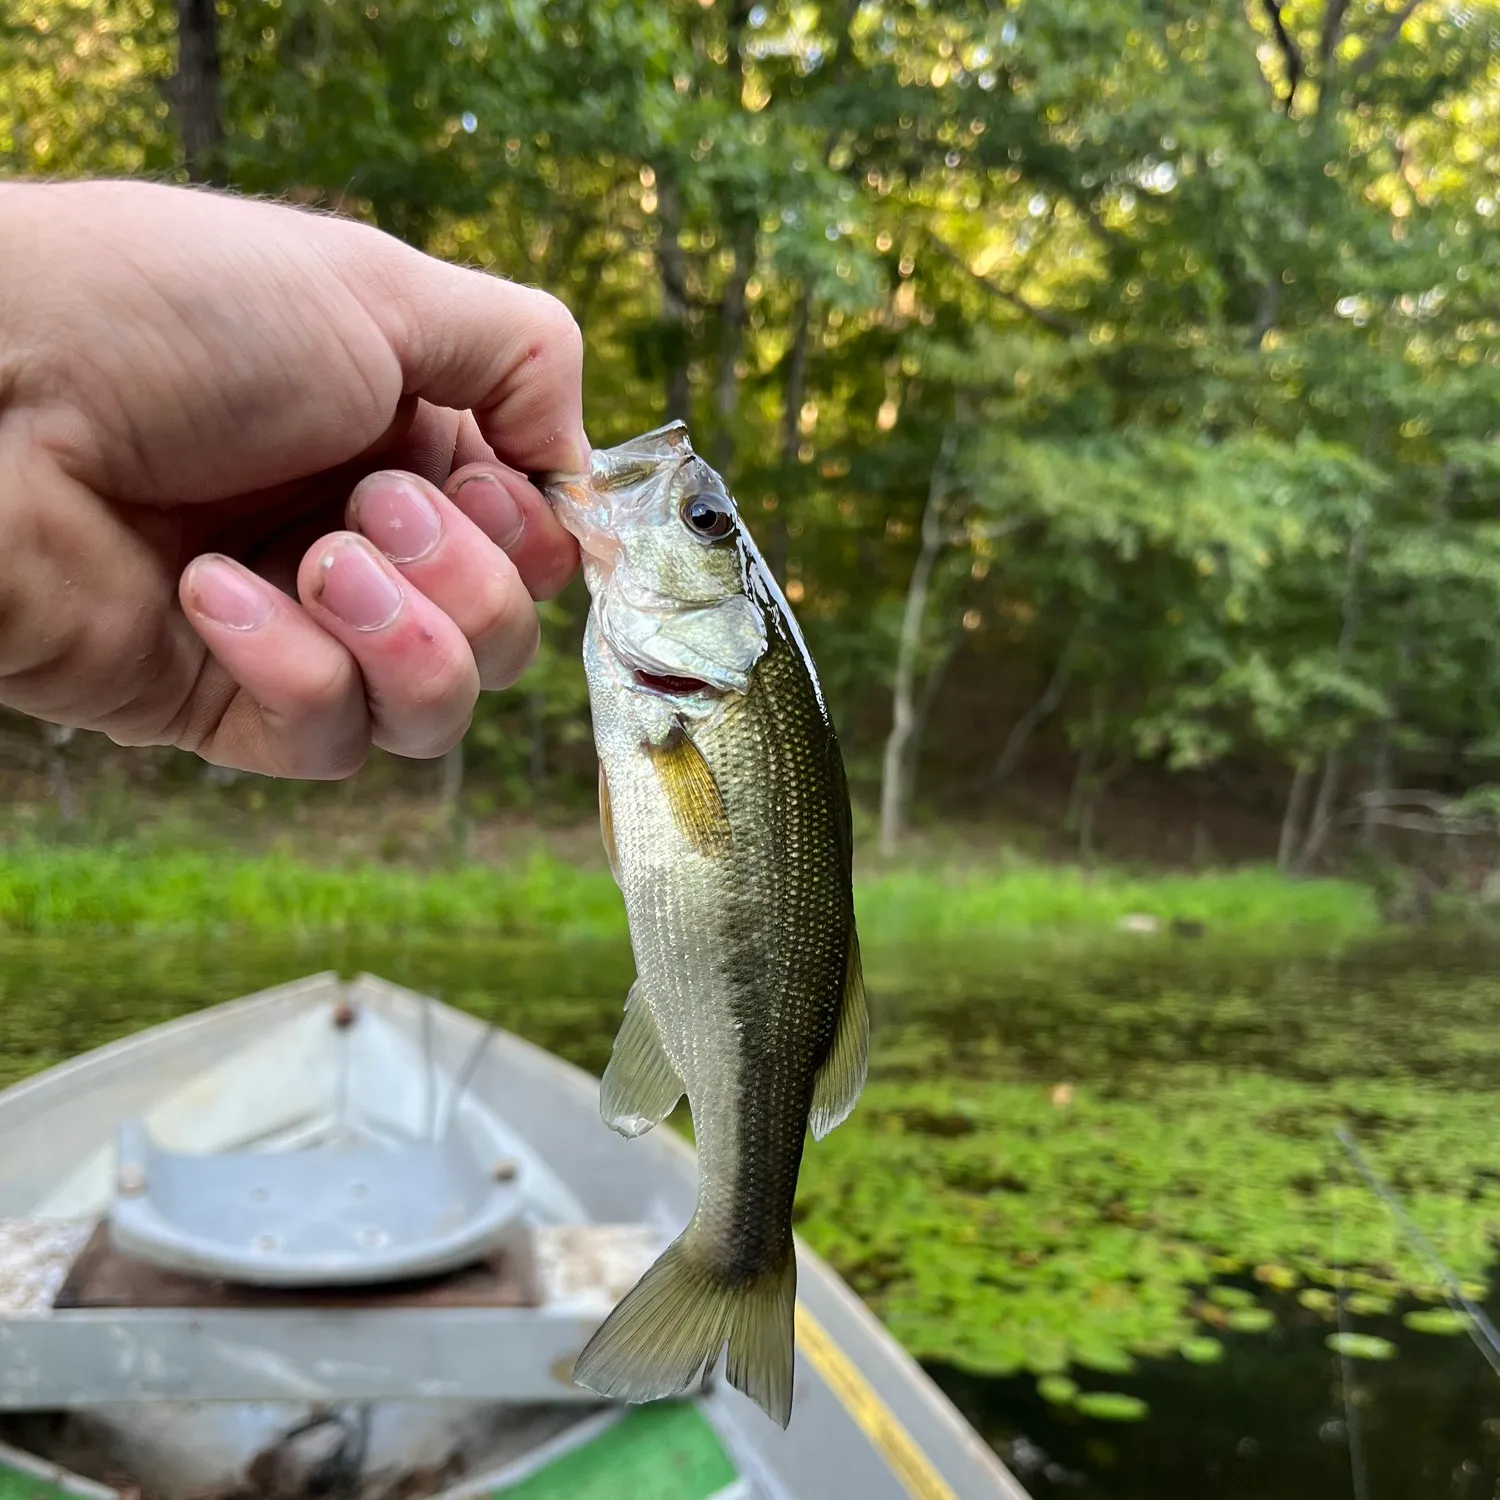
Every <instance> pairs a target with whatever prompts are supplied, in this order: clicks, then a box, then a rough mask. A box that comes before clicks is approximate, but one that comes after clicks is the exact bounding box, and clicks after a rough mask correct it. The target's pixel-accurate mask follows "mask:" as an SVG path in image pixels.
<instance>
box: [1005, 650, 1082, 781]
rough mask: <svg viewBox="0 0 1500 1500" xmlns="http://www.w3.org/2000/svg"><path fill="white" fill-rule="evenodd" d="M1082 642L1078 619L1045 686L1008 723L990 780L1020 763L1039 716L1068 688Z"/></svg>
mask: <svg viewBox="0 0 1500 1500" xmlns="http://www.w3.org/2000/svg"><path fill="white" fill-rule="evenodd" d="M1082 645H1083V625H1082V624H1081V623H1080V624H1079V625H1078V626H1077V627H1076V628H1075V629H1074V631H1073V634H1072V635H1070V636H1069V637H1068V642H1067V644H1066V645H1065V646H1064V647H1063V649H1062V655H1061V656H1059V657H1058V659H1057V665H1056V666H1055V667H1054V668H1053V669H1052V676H1051V677H1050V678H1049V679H1048V681H1047V685H1046V687H1044V688H1043V689H1042V695H1041V697H1040V698H1038V699H1037V700H1036V702H1035V703H1033V704H1032V705H1031V707H1030V708H1028V709H1027V710H1026V712H1025V713H1024V714H1022V715H1021V717H1020V718H1019V719H1017V720H1016V722H1015V723H1014V724H1012V725H1011V728H1010V733H1009V734H1008V735H1006V737H1005V744H1004V745H1003V746H1002V747H1001V749H1000V758H999V759H998V760H997V761H996V762H995V768H994V770H993V771H991V772H990V780H991V782H993V783H995V784H996V785H998V784H999V783H1000V782H1002V781H1004V780H1006V779H1007V777H1009V776H1010V774H1011V772H1013V771H1014V770H1015V769H1016V767H1017V766H1018V765H1019V764H1020V761H1021V757H1022V755H1024V754H1025V753H1026V746H1027V744H1028V742H1029V741H1030V739H1031V736H1032V734H1033V732H1034V731H1035V730H1036V727H1037V726H1038V725H1039V724H1040V723H1041V722H1042V720H1043V719H1046V718H1049V717H1050V716H1051V715H1052V714H1054V713H1055V712H1056V711H1057V707H1058V705H1059V704H1060V703H1061V702H1062V700H1063V695H1064V694H1065V693H1066V692H1067V690H1068V682H1069V680H1070V679H1071V677H1072V676H1073V668H1074V666H1075V665H1076V663H1077V661H1078V652H1079V648H1080V647H1081V646H1082Z"/></svg>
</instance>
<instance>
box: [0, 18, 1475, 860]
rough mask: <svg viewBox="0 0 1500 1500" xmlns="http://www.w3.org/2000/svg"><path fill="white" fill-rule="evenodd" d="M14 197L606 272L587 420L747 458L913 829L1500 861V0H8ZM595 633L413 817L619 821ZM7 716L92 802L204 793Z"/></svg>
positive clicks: (595, 296)
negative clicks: (601, 749) (367, 229)
mask: <svg viewBox="0 0 1500 1500" xmlns="http://www.w3.org/2000/svg"><path fill="white" fill-rule="evenodd" d="M0 170H3V171H6V172H9V173H17V174H28V175H39V176H49V175H57V176H67V175H76V174H92V175H98V174H111V175H118V174H131V175H141V174H145V175H150V176H154V177H158V178H163V179H169V180H190V179H191V180H196V181H201V182H208V183H216V184H224V185H228V186H232V187H234V188H236V189H239V190H243V191H247V192H252V193H265V194H272V195H277V196H283V197H286V198H290V199H293V200H296V201H299V202H303V203H308V204H316V205H321V206H323V207H326V208H329V209H332V210H334V211H337V212H342V213H348V214H352V215H357V216H359V217H362V218H365V219H368V220H370V221H372V222H374V223H376V224H379V225H380V226H382V227H383V228H385V229H387V230H389V231H391V232H392V233H395V234H397V235H400V236H401V237H403V238H404V239H406V240H408V241H410V242H411V243H413V244H416V245H419V246H421V247H423V248H425V249H427V250H430V251H432V252H434V253H437V254H439V255H443V256H448V257H452V258H456V259H460V260H463V261H466V262H469V263H472V264H476V265H480V266H484V267H487V268H490V269H492V270H494V271H497V272H500V273H502V274H505V275H507V276H511V277H514V278H516V279H518V280H522V281H526V282H530V283H534V284H537V285H541V286H544V287H546V288H548V289H549V290H551V291H553V292H554V293H556V294H557V295H558V296H560V297H561V298H562V299H563V300H564V301H566V302H567V304H568V305H569V306H570V307H571V308H572V309H573V311H574V313H575V314H576V316H577V317H578V319H579V321H580V323H581V324H582V326H583V328H584V331H585V334H586V338H587V344H588V359H587V370H586V385H587V389H586V400H585V414H586V421H587V424H588V428H589V433H590V437H591V439H592V440H593V441H594V443H596V444H599V445H603V444H608V443H612V442H617V441H620V440H622V439H624V438H626V437H628V436H630V435H632V434H634V433H637V432H640V431H643V430H645V429H647V428H649V427H652V426H654V425H656V424H658V423H659V422H661V421H663V420H664V419H666V418H669V417H685V418H687V419H688V421H689V422H690V424H691V430H692V432H693V435H694V439H695V442H696V443H697V445H698V447H699V448H700V450H701V451H703V452H705V453H706V454H707V455H709V457H710V458H711V460H712V462H714V463H715V464H716V465H717V466H718V467H719V468H720V469H721V470H722V471H723V472H724V473H725V475H726V477H727V478H728V480H729V482H730V485H731V487H732V491H733V493H734V494H735V495H736V496H737V498H738V500H739V502H740V505H741V507H742V509H743V510H744V512H745V513H746V516H747V518H748V520H749V523H750V525H751V527H752V529H753V531H754V533H755V535H756V536H757V538H758V540H759V541H760V543H761V545H762V547H763V549H764V550H765V551H766V553H767V554H768V556H769V558H770V559H771V562H772V565H773V567H774V569H775V570H776V572H777V573H778V575H779V576H780V577H781V578H782V579H783V580H784V581H785V583H786V589H787V593H788V596H789V597H790V599H791V600H792V601H793V603H794V605H795V607H796V608H797V610H798V613H799V616H800V618H801V619H802V621H803V622H804V626H805V629H806V631H807V634H808V636H809V638H810V641H811V643H812V646H813V650H814V653H815V655H816V657H817V660H818V662H819V665H820V667H821V670H822V673H823V675H824V679H825V684H826V686H827V688H828V691H829V694H830V697H831V700H832V703H833V706H834V709H835V713H836V716H837V720H838V722H839V725H840V728H841V733H842V737H843V740H844V742H845V747H846V754H847V756H848V759H849V762H850V771H851V777H852V780H853V783H854V788H855V794H856V797H857V799H858V800H859V802H860V804H861V819H862V822H863V825H864V827H865V829H866V832H867V834H868V835H869V838H868V840H867V842H868V843H869V844H871V845H875V844H876V842H877V835H878V843H879V846H880V847H883V848H884V849H885V850H886V851H888V852H889V851H892V850H894V849H896V848H897V847H898V845H899V844H900V843H901V841H902V839H903V838H904V837H905V836H906V835H907V833H908V830H910V829H911V828H912V827H913V826H916V827H917V828H918V829H919V830H920V829H923V828H929V829H930V828H932V827H935V826H942V825H944V824H947V825H949V826H951V825H954V824H957V823H961V824H963V825H964V826H965V827H967V828H970V829H972V828H974V827H976V826H978V827H981V828H987V827H1004V828H1006V829H1007V830H1010V831H1011V832H1014V833H1016V836H1017V837H1018V838H1019V839H1021V841H1022V842H1023V844H1024V843H1025V842H1026V840H1028V839H1029V840H1030V842H1031V844H1032V846H1033V847H1036V848H1037V849H1039V850H1043V851H1051V852H1072V853H1080V852H1081V853H1082V854H1083V855H1085V856H1092V855H1093V854H1094V853H1095V852H1096V851H1097V852H1099V853H1101V854H1104V855H1107V856H1110V857H1113V858H1140V859H1149V860H1163V861H1170V862H1174V863H1189V862H1194V863H1197V864H1200V865H1201V864H1207V863H1212V862H1215V861H1218V860H1223V859H1230V858H1236V859H1238V858H1251V859H1254V860H1257V861H1269V860H1273V859H1274V860H1276V861H1277V862H1278V863H1279V864H1280V866H1281V868H1282V869H1283V870H1284V871H1288V872H1304V871H1311V870H1314V869H1317V868H1326V867H1327V866H1329V865H1330V864H1340V865H1343V866H1345V867H1348V868H1358V862H1359V861H1365V862H1366V863H1367V864H1369V863H1374V862H1378V861H1391V860H1393V859H1401V860H1404V861H1406V862H1407V863H1408V864H1412V863H1416V864H1424V865H1427V866H1429V867H1430V868H1431V869H1432V870H1433V871H1435V872H1441V875H1442V878H1443V879H1445V880H1449V881H1452V880H1454V879H1455V878H1456V879H1457V880H1458V881H1459V882H1460V883H1465V884H1467V885H1469V886H1471V887H1472V886H1478V885H1479V884H1480V883H1481V882H1482V881H1483V879H1484V875H1485V872H1486V869H1487V867H1488V866H1489V865H1492V864H1494V863H1495V844H1494V840H1493V832H1494V827H1495V817H1496V813H1497V811H1500V794H1497V789H1496V787H1495V786H1494V783H1496V782H1497V781H1500V694H1497V691H1496V689H1497V686H1500V652H1497V650H1496V644H1497V640H1500V338H1497V334H1500V6H1497V5H1496V4H1494V3H1493V0H1473V3H1465V0H1012V3H1009V4H996V3H939V0H821V3H818V0H809V3H803V0H766V3H749V0H672V3H654V0H653V3H647V0H550V3H545V4H544V3H541V0H493V3H491V0H463V3H457V0H367V3H357V0H218V3H215V0H178V3H177V4H176V6H175V7H174V6H173V5H172V4H169V3H166V0H0ZM585 605H586V597H585V595H584V594H583V591H582V588H581V586H580V585H578V584H575V585H574V586H573V587H572V588H570V590H569V592H568V593H567V594H566V595H565V596H564V598H563V599H562V600H560V601H558V602H557V603H556V604H554V605H550V606H547V607H546V609H545V614H546V621H547V630H546V639H545V644H544V647H543V652H542V655H541V658H540V660H539V662H538V664H537V666H536V668H535V669H534V670H533V672H532V673H531V674H530V675H529V676H528V677H527V678H526V679H525V680H524V682H523V683H522V684H521V686H520V687H519V688H518V689H517V690H515V691H514V692H512V693H510V694H508V695H504V696H500V697H495V698H492V699H488V700H487V701H485V702H484V703H483V704H482V705H481V708H480V711H479V714H478V716H477V717H476V721H475V725H474V728H473V730H472V731H471V733H470V735H469V737H468V740H467V741H466V743H465V745H464V747H462V750H461V751H460V752H459V753H457V754H455V755H454V756H451V757H449V759H448V761H447V762H445V763H444V764H443V765H442V766H441V767H437V768H434V767H432V766H392V765H389V764H385V765H376V766H372V767H371V768H369V769H368V770H367V771H366V772H364V773H362V781H363V782H364V784H365V785H366V787H368V786H369V785H370V783H371V782H372V781H373V782H374V783H375V784H377V785H379V786H382V787H386V788H388V789H389V790H390V794H391V795H392V796H393V797H394V796H397V795H398V794H402V793H403V792H404V793H406V794H411V795H414V796H418V797H426V798H428V799H435V800H436V801H437V802H438V803H439V804H440V805H442V804H445V803H446V804H448V805H454V806H457V805H460V804H461V805H462V806H464V807H466V808H468V809H469V810H470V811H471V812H477V813H478V814H480V815H484V814H490V813H494V814H497V815H499V814H500V812H501V810H503V809H510V810H512V812H519V813H521V814H524V815H526V816H544V817H552V818H553V819H554V820H559V819H566V817H572V818H573V820H574V821H575V822H581V821H583V819H584V818H585V817H586V816H587V815H588V813H589V810H590V805H591V797H592V786H593V769H592V768H593V761H592V748H591V741H590V737H589V730H588V716H587V705H586V698H585V688H584V683H583V678H582V673H581V670H580V669H579V664H578V660H577V649H578V639H579V634H580V629H581V620H582V611H583V609H584V607H585ZM4 730H5V733H4V737H3V744H0V755H3V759H4V761H5V763H6V764H7V765H9V766H10V768H11V775H12V777H13V779H14V778H19V780H17V781H16V785H17V786H22V785H26V786H32V787H33V788H40V789H41V790H40V791H39V792H38V799H39V802H40V803H41V804H42V805H44V806H53V807H54V811H55V814H56V816H58V817H60V818H61V819H62V820H64V821H67V820H68V819H70V818H74V817H76V816H78V812H77V806H76V803H77V798H78V795H79V794H78V791H77V787H78V786H79V785H81V784H82V782H81V781H80V778H83V780H84V781H87V780H88V778H91V777H94V778H97V777H101V776H102V777H104V778H105V779H106V781H107V780H108V778H110V777H113V778H115V780H116V781H117V782H119V781H121V780H122V779H124V780H129V781H131V782H132V783H133V784H134V787H135V791H136V793H137V794H138V793H139V790H140V787H141V786H142V785H143V784H144V783H145V782H146V781H151V782H152V783H154V784H155V785H156V786H157V787H159V788H162V789H165V790H166V791H170V790H171V789H172V788H174V787H176V788H181V787H185V786H186V787H191V786H195V785H197V784H199V783H201V781H202V780H203V779H204V776H205V773H204V771H203V769H202V768H201V767H199V766H197V765H196V764H195V763H191V762H189V761H188V759H187V758H186V757H183V756H177V755H175V754H173V753H171V752H165V751H164V752H160V753H159V754H157V753H152V754H149V755H147V754H142V753H140V752H134V751H132V752H129V753H128V754H127V753H124V752H115V751H113V750H112V748H111V747H110V746H108V745H107V744H104V743H102V742H101V743H100V744H98V745H85V744H83V743H82V741H83V739H84V738H86V737H84V736H75V737H71V739H70V737H69V736H66V735H63V734H57V733H50V732H44V731H42V730H41V729H40V728H39V727H38V726H35V725H31V724H29V723H28V722H26V721H22V720H11V721H7V723H6V724H5V726H4ZM208 775H209V779H211V780H212V779H213V773H208ZM28 778H29V779H28ZM228 779H229V778H224V777H219V778H218V780H219V781H221V782H223V781H225V780H228ZM48 788H50V790H48ZM200 790H201V788H200ZM204 795H206V794H204ZM225 795H226V796H227V795H228V793H227V792H226V793H225ZM277 795H284V796H296V797H303V798H308V797H313V796H316V795H324V796H326V795H329V794H328V793H327V792H326V790H325V789H300V790H297V791H295V792H288V791H282V792H279V793H277ZM101 805H102V804H101ZM132 805H134V806H138V805H139V804H138V802H136V803H133V804H132ZM49 815H50V814H49Z"/></svg>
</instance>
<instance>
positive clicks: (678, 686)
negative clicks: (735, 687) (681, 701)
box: [631, 669, 713, 698]
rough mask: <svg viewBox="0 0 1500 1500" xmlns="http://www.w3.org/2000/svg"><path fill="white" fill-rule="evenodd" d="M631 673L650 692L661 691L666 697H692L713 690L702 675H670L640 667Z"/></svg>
mask: <svg viewBox="0 0 1500 1500" xmlns="http://www.w3.org/2000/svg"><path fill="white" fill-rule="evenodd" d="M631 675H632V676H633V677H634V678H635V680H636V682H637V683H638V684H639V685H640V686H641V687H643V688H645V689H646V691H647V692H648V693H660V694H661V695H662V696H663V697H666V698H691V697H692V696H693V695H694V694H695V693H708V692H712V691H713V689H712V688H711V687H710V686H709V684H708V683H706V682H704V681H703V679H702V678H701V677H670V676H668V675H667V674H666V673H663V672H642V671H640V670H639V669H636V670H635V671H633V672H632V674H631Z"/></svg>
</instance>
